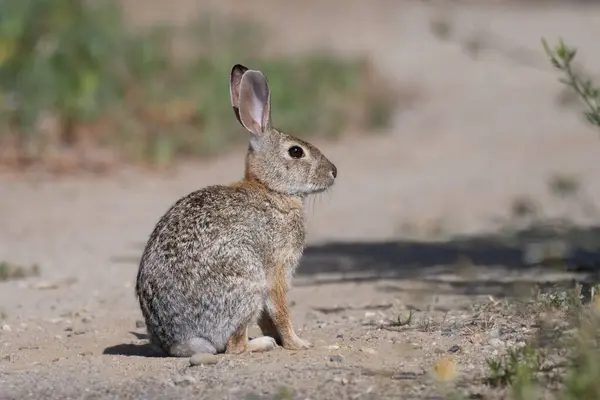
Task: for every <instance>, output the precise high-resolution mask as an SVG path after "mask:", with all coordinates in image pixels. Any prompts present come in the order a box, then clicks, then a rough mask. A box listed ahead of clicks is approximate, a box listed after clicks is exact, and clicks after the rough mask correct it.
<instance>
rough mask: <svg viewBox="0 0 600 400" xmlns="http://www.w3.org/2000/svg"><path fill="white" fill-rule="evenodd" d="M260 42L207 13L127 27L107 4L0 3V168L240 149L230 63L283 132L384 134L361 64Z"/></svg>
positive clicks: (384, 95)
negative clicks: (82, 154)
mask: <svg viewBox="0 0 600 400" xmlns="http://www.w3.org/2000/svg"><path fill="white" fill-rule="evenodd" d="M265 35H269V32H266V31H265V30H264V29H262V28H261V27H259V26H256V25H254V24H253V23H251V22H248V21H243V20H232V19H231V17H229V18H226V17H224V16H222V15H219V14H215V13H206V14H205V13H202V14H200V15H197V17H195V18H193V19H192V22H189V23H185V24H183V25H182V24H178V25H177V26H175V25H172V26H171V25H169V24H161V25H147V26H143V27H140V26H138V27H135V28H133V27H132V26H131V24H128V23H127V21H126V18H125V17H124V14H123V11H122V10H121V8H120V7H119V4H117V3H116V2H114V1H111V0H95V1H84V0H19V1H3V2H0V146H1V148H2V149H3V152H2V154H1V158H0V161H1V162H2V163H4V164H10V165H14V166H17V167H22V166H27V165H31V164H39V163H41V164H43V163H46V162H51V160H53V159H54V158H53V157H55V156H56V154H60V153H61V151H64V150H65V149H67V150H68V149H77V148H78V147H79V146H82V145H83V143H84V144H85V145H86V146H87V147H97V148H102V149H107V150H109V151H111V152H112V153H113V154H116V155H117V156H118V159H119V160H121V161H125V162H133V163H144V164H150V165H168V164H170V163H171V162H172V161H173V160H175V159H181V158H186V157H206V156H211V155H216V154H219V153H222V152H223V151H225V150H227V149H228V148H229V147H230V146H231V145H233V144H235V143H236V142H237V143H242V142H245V141H246V140H247V137H245V136H244V135H241V134H240V132H241V130H240V127H239V126H238V123H237V121H236V119H235V118H234V116H233V112H232V111H231V106H230V101H229V91H228V75H229V72H230V70H231V67H232V66H233V65H234V64H235V63H244V64H247V65H248V66H249V67H251V68H256V69H260V70H262V71H263V72H264V73H265V74H266V75H267V77H268V79H269V82H270V85H271V89H272V100H273V102H274V104H275V106H274V108H273V119H274V121H275V123H276V125H277V126H278V127H280V128H282V129H284V130H289V131H290V132H291V133H292V132H293V133H296V134H299V135H302V136H303V137H311V136H322V137H325V138H335V137H338V136H339V135H341V134H342V133H343V132H347V131H352V130H361V131H377V130H381V129H382V128H385V127H387V126H388V124H389V122H390V116H391V114H392V110H393V104H392V98H393V94H392V93H391V89H390V88H389V87H388V85H385V81H384V80H383V79H382V77H380V76H379V75H378V74H377V73H376V71H375V70H374V68H373V67H372V66H371V65H370V64H369V62H368V61H367V60H366V59H363V58H360V57H356V58H350V57H345V58H341V57H339V56H336V55H334V54H331V53H326V52H324V51H314V50H313V51H311V52H307V53H300V54H295V55H293V56H289V55H288V56H283V55H279V56H276V55H266V54H263V53H264V52H263V51H262V46H261V44H262V42H263V40H262V39H263V38H264V37H265ZM175 45H180V46H181V45H183V46H184V47H185V53H184V54H185V56H181V53H180V54H176V52H175V51H174V48H175V47H176V46H175ZM75 151H76V150H75Z"/></svg>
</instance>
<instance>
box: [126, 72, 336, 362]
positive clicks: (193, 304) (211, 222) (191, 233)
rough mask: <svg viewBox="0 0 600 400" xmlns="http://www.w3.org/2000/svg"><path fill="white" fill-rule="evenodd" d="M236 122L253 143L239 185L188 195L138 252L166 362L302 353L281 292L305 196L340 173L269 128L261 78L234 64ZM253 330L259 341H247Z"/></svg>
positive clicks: (145, 310) (295, 254)
mask: <svg viewBox="0 0 600 400" xmlns="http://www.w3.org/2000/svg"><path fill="white" fill-rule="evenodd" d="M229 88H230V96H231V103H232V106H233V111H234V114H235V116H236V118H237V120H238V121H239V123H240V124H241V125H242V126H243V127H244V128H245V129H246V130H247V131H248V133H249V134H250V140H249V146H248V151H247V154H246V161H245V174H244V177H243V179H242V180H241V181H239V182H237V183H233V184H230V185H227V186H226V185H213V186H208V187H205V188H204V189H200V190H197V191H194V192H192V193H190V194H188V195H187V196H185V197H183V198H181V199H179V200H178V201H177V202H175V203H174V204H173V205H172V206H171V207H170V208H169V209H168V211H167V212H166V213H165V214H164V215H163V216H162V218H160V220H159V221H158V223H157V225H156V227H155V228H154V230H153V232H152V233H151V235H150V237H149V239H148V242H147V244H146V247H145V249H144V252H143V255H142V257H141V261H140V264H139V269H138V273H137V281H136V287H135V291H136V296H137V298H138V300H139V304H140V308H141V311H142V314H143V316H144V319H145V322H146V326H147V330H148V334H149V336H150V338H151V343H152V344H153V345H154V346H155V347H158V348H160V349H162V351H164V352H165V353H167V354H168V355H169V356H172V357H191V356H192V355H194V354H197V353H204V354H206V353H208V354H220V353H228V354H241V353H244V352H259V351H270V350H272V349H274V348H275V347H277V346H278V345H279V346H281V347H283V348H284V349H290V350H300V349H308V348H310V347H311V346H312V344H311V343H310V342H308V341H305V340H303V339H301V338H299V337H298V335H297V334H296V333H295V331H294V329H293V327H292V322H291V319H290V309H289V305H288V300H287V293H288V290H289V288H290V285H291V280H292V277H293V275H294V272H295V270H296V267H297V265H298V263H299V261H300V258H301V256H302V253H303V250H304V247H305V238H306V232H305V210H304V205H305V204H304V203H305V199H306V198H307V196H308V195H311V194H315V193H319V192H323V191H325V190H327V189H329V188H330V187H331V186H332V185H333V184H334V182H335V180H336V178H337V168H336V166H335V165H334V164H333V163H332V162H331V161H329V160H328V159H327V158H326V157H325V156H324V155H323V154H322V153H321V152H320V151H319V150H318V149H317V148H316V147H315V146H313V145H311V144H310V143H307V142H305V141H303V140H300V139H298V138H295V137H293V136H290V135H288V134H286V133H284V132H282V131H280V130H278V129H276V128H274V127H273V126H272V124H271V96H270V90H269V85H268V82H267V78H266V77H265V75H264V74H263V73H262V72H260V71H258V70H249V69H248V68H246V67H245V66H243V65H240V64H236V65H234V66H233V68H232V70H231V73H230V82H229ZM254 322H257V323H258V325H259V327H260V329H261V331H262V333H263V335H264V336H259V337H257V338H254V339H251V340H249V339H248V332H247V330H248V326H249V325H250V324H252V323H254Z"/></svg>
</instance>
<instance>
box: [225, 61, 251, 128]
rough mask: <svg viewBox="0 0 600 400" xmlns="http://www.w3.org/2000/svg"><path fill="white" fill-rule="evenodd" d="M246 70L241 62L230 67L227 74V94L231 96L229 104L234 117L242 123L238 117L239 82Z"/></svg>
mask: <svg viewBox="0 0 600 400" xmlns="http://www.w3.org/2000/svg"><path fill="white" fill-rule="evenodd" d="M246 71H248V68H246V67H244V66H243V65H241V64H236V65H234V66H233V68H232V69H231V75H230V76H229V94H230V96H231V106H232V107H233V112H234V113H235V117H236V118H237V119H238V121H240V124H241V123H242V120H241V119H240V84H241V83H242V76H244V73H245V72H246Z"/></svg>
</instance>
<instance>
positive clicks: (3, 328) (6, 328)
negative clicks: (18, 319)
mask: <svg viewBox="0 0 600 400" xmlns="http://www.w3.org/2000/svg"><path fill="white" fill-rule="evenodd" d="M2 330H3V331H4V332H10V331H11V330H12V329H11V327H10V325H8V324H4V325H2Z"/></svg>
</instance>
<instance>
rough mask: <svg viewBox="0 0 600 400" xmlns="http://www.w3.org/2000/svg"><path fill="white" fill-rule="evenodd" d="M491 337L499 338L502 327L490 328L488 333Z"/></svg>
mask: <svg viewBox="0 0 600 400" xmlns="http://www.w3.org/2000/svg"><path fill="white" fill-rule="evenodd" d="M488 335H489V336H490V337H491V338H498V337H500V329H498V328H494V329H492V330H490V332H489V334H488Z"/></svg>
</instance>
